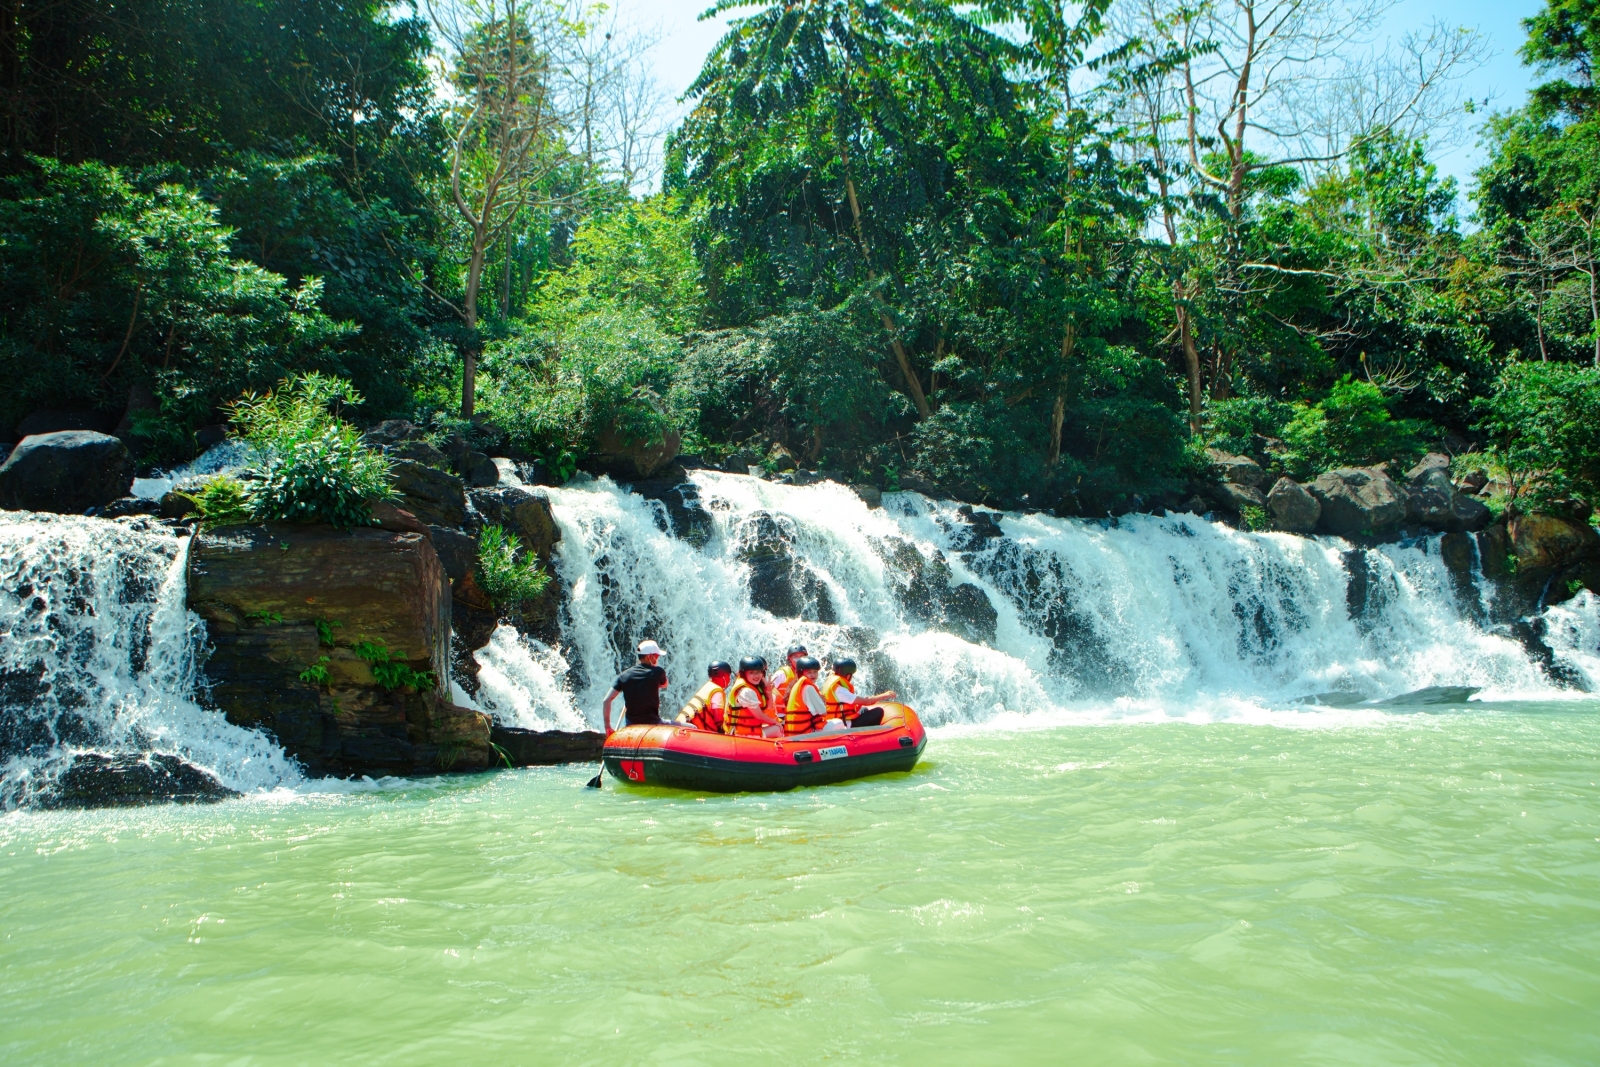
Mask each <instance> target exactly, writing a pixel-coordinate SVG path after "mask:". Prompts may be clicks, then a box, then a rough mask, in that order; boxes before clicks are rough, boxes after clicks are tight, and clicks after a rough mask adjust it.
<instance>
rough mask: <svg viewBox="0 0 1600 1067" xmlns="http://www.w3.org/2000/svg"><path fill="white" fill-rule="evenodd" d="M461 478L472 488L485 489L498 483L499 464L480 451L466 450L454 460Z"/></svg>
mask: <svg viewBox="0 0 1600 1067" xmlns="http://www.w3.org/2000/svg"><path fill="white" fill-rule="evenodd" d="M456 470H457V472H458V473H460V475H461V480H462V481H464V482H466V483H467V485H468V486H469V487H471V488H473V489H487V488H489V487H491V486H495V485H499V484H500V466H499V464H497V463H495V461H494V460H492V459H490V458H489V457H488V456H486V455H484V454H483V453H482V452H467V453H465V454H464V455H462V457H461V458H460V459H459V460H457V461H456Z"/></svg>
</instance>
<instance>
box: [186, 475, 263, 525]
mask: <svg viewBox="0 0 1600 1067" xmlns="http://www.w3.org/2000/svg"><path fill="white" fill-rule="evenodd" d="M178 495H179V496H181V497H183V498H184V499H185V500H188V501H189V502H190V503H191V504H193V505H194V510H195V512H196V513H197V514H198V515H199V516H200V521H201V522H204V523H206V524H207V525H209V526H229V525H233V524H237V523H241V522H249V521H250V519H251V518H252V517H253V513H252V510H251V505H250V494H249V492H248V490H246V489H245V487H244V486H243V485H242V484H241V483H240V482H238V481H236V480H235V479H233V478H229V477H228V476H227V475H225V474H219V475H217V476H216V477H214V478H208V479H206V481H205V482H204V483H202V484H201V486H200V489H199V491H198V492H194V493H180V494H178Z"/></svg>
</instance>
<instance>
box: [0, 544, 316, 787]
mask: <svg viewBox="0 0 1600 1067" xmlns="http://www.w3.org/2000/svg"><path fill="white" fill-rule="evenodd" d="M188 550H189V542H188V538H186V537H180V536H175V535H174V534H173V533H172V532H170V531H168V530H166V529H164V528H162V527H160V526H153V525H149V524H147V523H146V522H145V521H144V520H119V521H115V522H108V521H106V520H103V519H91V518H79V517H76V516H65V515H41V514H33V513H29V512H7V513H5V514H4V516H3V518H0V731H3V732H0V806H4V807H12V806H14V805H15V804H16V803H17V802H18V800H19V799H21V798H22V797H24V796H25V795H26V794H28V793H29V792H31V791H32V790H34V789H36V788H38V787H39V786H40V785H41V783H42V782H43V781H45V780H47V779H48V777H49V776H50V775H51V774H53V773H55V772H56V771H58V770H59V769H60V767H61V766H62V765H63V764H64V762H65V757H66V756H68V755H70V754H71V753H73V752H75V751H81V750H85V749H96V750H107V751H156V752H169V753H175V754H177V755H180V756H182V757H183V758H184V759H187V760H189V761H190V762H191V763H194V764H197V765H199V766H201V767H204V768H206V769H207V770H210V771H211V772H212V773H214V774H216V775H217V777H218V778H219V779H221V781H222V782H223V783H224V784H225V785H228V786H230V787H232V788H234V789H238V790H240V791H251V790H259V789H270V788H275V787H279V786H286V785H287V786H293V785H297V784H299V783H300V782H301V781H302V776H301V774H300V772H299V770H298V769H297V768H296V766H295V764H294V763H293V762H292V761H291V760H289V759H288V758H287V757H286V756H284V754H283V751H282V750H281V749H280V748H279V747H278V745H277V744H276V743H275V742H274V741H272V740H271V739H270V738H268V737H266V736H264V735H263V734H261V733H259V732H256V731H253V730H244V729H241V728H239V727H237V726H234V725H232V724H231V723H229V722H228V721H227V720H226V719H224V718H223V717H222V715H220V714H219V713H217V712H215V711H208V710H206V709H204V708H202V707H201V706H200V705H199V704H198V703H196V702H195V700H194V695H195V682H196V668H197V662H198V654H199V651H200V648H201V646H202V643H203V641H204V629H203V626H202V624H201V622H200V619H199V618H198V617H197V616H196V615H194V614H192V613H191V612H189V611H188V610H187V608H186V607H185V604H184V590H185V572H186V566H187V559H188Z"/></svg>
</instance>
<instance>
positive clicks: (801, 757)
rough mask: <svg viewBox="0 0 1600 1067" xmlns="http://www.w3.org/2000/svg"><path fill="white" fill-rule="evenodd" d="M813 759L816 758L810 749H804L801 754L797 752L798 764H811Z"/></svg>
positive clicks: (795, 756)
mask: <svg viewBox="0 0 1600 1067" xmlns="http://www.w3.org/2000/svg"><path fill="white" fill-rule="evenodd" d="M813 758H814V757H813V756H812V754H811V751H810V750H809V749H804V748H803V749H801V750H800V751H799V752H796V753H795V754H794V761H795V762H796V763H810V762H811V761H812V759H813Z"/></svg>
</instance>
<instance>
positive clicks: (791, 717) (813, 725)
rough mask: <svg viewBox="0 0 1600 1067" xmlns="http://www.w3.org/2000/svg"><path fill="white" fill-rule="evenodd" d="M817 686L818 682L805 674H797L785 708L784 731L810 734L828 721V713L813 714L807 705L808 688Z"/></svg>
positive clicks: (790, 688)
mask: <svg viewBox="0 0 1600 1067" xmlns="http://www.w3.org/2000/svg"><path fill="white" fill-rule="evenodd" d="M816 688H817V683H816V682H813V681H812V680H811V679H810V678H807V677H806V676H805V675H803V674H800V675H796V676H795V680H794V684H793V685H791V686H790V687H789V699H788V701H787V702H786V703H785V705H784V709H783V732H784V733H786V734H808V733H810V732H811V731H812V730H815V729H817V727H819V726H821V725H822V724H823V723H825V722H827V721H828V717H827V716H826V715H812V714H811V709H810V708H808V707H806V690H807V689H816Z"/></svg>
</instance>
